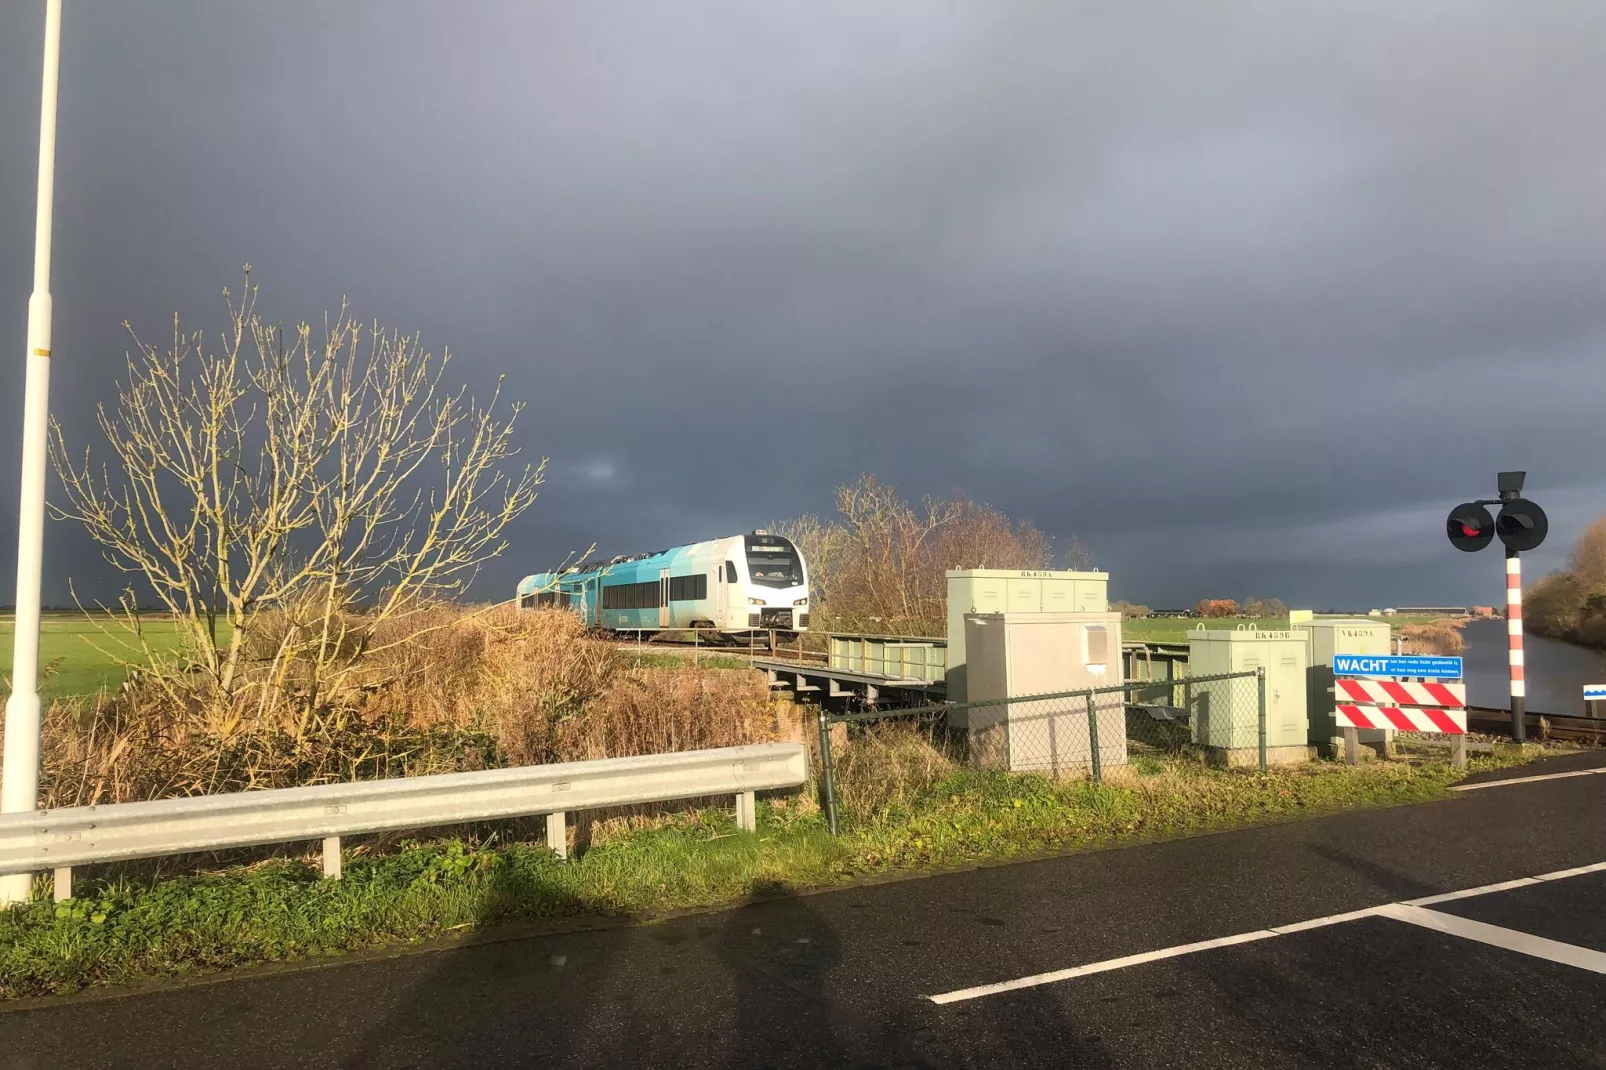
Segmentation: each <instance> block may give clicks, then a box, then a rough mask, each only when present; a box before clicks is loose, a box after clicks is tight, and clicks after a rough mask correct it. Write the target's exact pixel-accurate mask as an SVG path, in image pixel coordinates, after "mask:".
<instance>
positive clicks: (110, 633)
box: [0, 610, 184, 698]
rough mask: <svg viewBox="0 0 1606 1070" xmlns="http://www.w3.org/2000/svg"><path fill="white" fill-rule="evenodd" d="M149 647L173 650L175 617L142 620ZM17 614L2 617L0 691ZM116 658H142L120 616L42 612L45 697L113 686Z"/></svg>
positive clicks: (118, 673)
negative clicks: (173, 618) (0, 680)
mask: <svg viewBox="0 0 1606 1070" xmlns="http://www.w3.org/2000/svg"><path fill="white" fill-rule="evenodd" d="M139 627H140V631H141V632H143V633H144V635H145V637H146V639H147V641H149V643H150V645H151V646H152V648H154V649H156V650H158V651H164V652H169V651H176V650H178V649H179V647H180V646H181V645H182V644H183V641H184V634H183V632H182V631H181V630H180V628H179V626H178V624H177V623H176V622H174V621H173V620H171V619H169V618H167V617H165V616H162V617H151V618H146V619H143V620H141V621H140V625H139ZM15 630H16V618H15V617H14V616H13V615H12V614H10V613H7V614H5V615H4V616H0V675H3V676H5V677H6V680H5V681H3V682H0V694H7V693H9V691H10V684H9V680H10V674H11V644H12V637H13V635H14V634H15ZM119 659H126V660H128V661H133V662H142V661H143V654H142V652H141V650H140V644H139V640H138V638H137V637H136V636H135V633H134V632H133V630H132V629H131V628H130V627H129V626H128V624H127V622H126V621H124V620H123V619H122V618H121V617H119V616H115V615H113V614H110V613H107V614H104V615H99V614H97V615H96V616H95V617H94V618H90V617H88V616H86V615H85V614H83V613H80V612H78V611H76V610H70V611H64V612H54V613H46V614H45V615H44V620H43V621H42V625H41V628H40V635H39V664H40V666H41V667H42V668H43V669H44V670H45V672H46V674H47V675H46V676H45V679H44V680H43V681H42V682H41V686H40V693H41V694H43V695H44V696H45V697H46V698H68V697H71V696H78V695H84V696H87V695H93V694H95V692H97V691H100V690H102V689H106V690H111V691H115V690H116V689H117V688H118V687H119V686H120V685H121V684H122V682H123V676H124V669H123V666H122V665H121V664H119Z"/></svg>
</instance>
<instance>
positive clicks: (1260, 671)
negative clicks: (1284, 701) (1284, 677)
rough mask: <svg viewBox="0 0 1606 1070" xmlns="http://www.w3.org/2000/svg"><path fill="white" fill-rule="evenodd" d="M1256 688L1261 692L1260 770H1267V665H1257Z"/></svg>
mask: <svg viewBox="0 0 1606 1070" xmlns="http://www.w3.org/2000/svg"><path fill="white" fill-rule="evenodd" d="M1255 689H1256V690H1257V691H1259V693H1260V771H1261V772H1262V773H1264V772H1265V771H1266V666H1264V665H1257V666H1255Z"/></svg>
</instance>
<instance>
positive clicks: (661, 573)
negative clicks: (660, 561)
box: [658, 568, 669, 628]
mask: <svg viewBox="0 0 1606 1070" xmlns="http://www.w3.org/2000/svg"><path fill="white" fill-rule="evenodd" d="M658 627H660V628H667V627H669V570H668V569H667V568H662V569H659V570H658Z"/></svg>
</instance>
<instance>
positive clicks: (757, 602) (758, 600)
mask: <svg viewBox="0 0 1606 1070" xmlns="http://www.w3.org/2000/svg"><path fill="white" fill-rule="evenodd" d="M747 604H748V605H750V606H767V605H769V603H768V602H766V601H765V600H764V599H762V598H749V599H748V600H747Z"/></svg>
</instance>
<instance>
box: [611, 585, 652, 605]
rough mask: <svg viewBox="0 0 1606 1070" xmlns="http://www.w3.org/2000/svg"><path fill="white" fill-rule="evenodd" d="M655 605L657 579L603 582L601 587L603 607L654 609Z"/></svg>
mask: <svg viewBox="0 0 1606 1070" xmlns="http://www.w3.org/2000/svg"><path fill="white" fill-rule="evenodd" d="M657 606H658V581H657V580H648V581H647V582H646V583H613V584H604V585H603V587H602V608H603V609H655V608H657Z"/></svg>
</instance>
